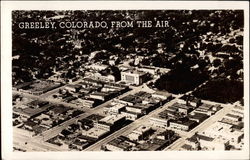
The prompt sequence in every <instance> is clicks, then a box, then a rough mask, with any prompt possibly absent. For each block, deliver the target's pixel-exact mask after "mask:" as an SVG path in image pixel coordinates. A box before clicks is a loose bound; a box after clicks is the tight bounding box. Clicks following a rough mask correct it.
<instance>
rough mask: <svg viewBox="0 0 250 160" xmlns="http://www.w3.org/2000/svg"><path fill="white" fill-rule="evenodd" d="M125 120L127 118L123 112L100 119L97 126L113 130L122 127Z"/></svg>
mask: <svg viewBox="0 0 250 160" xmlns="http://www.w3.org/2000/svg"><path fill="white" fill-rule="evenodd" d="M125 120H126V118H125V116H124V115H122V114H118V115H109V116H106V117H104V118H102V119H100V120H99V122H98V123H96V124H95V127H96V128H99V129H104V130H107V131H112V130H115V129H117V128H120V127H122V125H123V124H124V122H125Z"/></svg>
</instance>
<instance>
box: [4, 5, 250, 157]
mask: <svg viewBox="0 0 250 160" xmlns="http://www.w3.org/2000/svg"><path fill="white" fill-rule="evenodd" d="M248 6H249V3H248V2H247V1H238V2H236V1H235V2H234V1H205V2H199V1H175V2H173V1H168V2H166V1H165V2H163V1H135V2H133V1H106V2H104V1H92V2H90V1H85V2H79V1H73V2H69V1H63V2H60V1H39V2H34V1H22V2H20V1H4V2H1V9H2V10H1V74H2V79H1V95H2V98H1V100H2V101H1V111H2V112H1V123H2V130H1V131H2V133H1V135H2V146H3V147H2V153H3V159H25V160H28V159H58V160H59V159H60V160H61V159H107V160H111V159H115V160H116V159H121V160H122V159H143V160H146V159H249V134H248V133H249V123H248V122H249V8H248ZM138 9H139V10H142V9H148V10H156V9H159V10H166V9H169V10H170V9H175V10H177V9H244V47H243V48H244V100H245V105H244V106H245V119H244V121H245V149H244V150H243V151H206V152H205V151H198V152H196V151H181V152H180V151H166V152H163V151H162V152H141V151H140V152H46V153H45V152H24V153H20V152H12V142H13V141H12V140H13V138H12V117H11V116H12V98H11V97H12V87H11V79H12V78H11V43H12V41H11V11H12V10H138Z"/></svg>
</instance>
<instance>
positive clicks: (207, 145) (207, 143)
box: [198, 135, 229, 151]
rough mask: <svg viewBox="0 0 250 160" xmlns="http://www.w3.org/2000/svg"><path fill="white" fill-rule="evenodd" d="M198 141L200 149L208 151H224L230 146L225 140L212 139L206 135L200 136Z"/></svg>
mask: <svg viewBox="0 0 250 160" xmlns="http://www.w3.org/2000/svg"><path fill="white" fill-rule="evenodd" d="M198 139H199V143H200V147H201V148H202V149H206V150H216V151H224V150H226V147H227V146H228V145H229V141H228V140H223V139H220V138H211V137H209V136H205V135H198Z"/></svg>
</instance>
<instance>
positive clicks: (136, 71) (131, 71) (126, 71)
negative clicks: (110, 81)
mask: <svg viewBox="0 0 250 160" xmlns="http://www.w3.org/2000/svg"><path fill="white" fill-rule="evenodd" d="M121 73H125V74H126V73H128V74H138V75H139V76H142V75H145V74H147V73H145V72H142V71H138V70H133V69H128V70H125V71H122V72H121Z"/></svg>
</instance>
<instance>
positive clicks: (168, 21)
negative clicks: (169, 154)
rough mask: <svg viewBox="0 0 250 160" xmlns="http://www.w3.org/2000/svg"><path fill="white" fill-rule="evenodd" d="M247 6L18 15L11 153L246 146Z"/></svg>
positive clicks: (14, 38) (14, 22) (15, 21)
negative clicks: (244, 66) (245, 21)
mask: <svg viewBox="0 0 250 160" xmlns="http://www.w3.org/2000/svg"><path fill="white" fill-rule="evenodd" d="M243 29H244V12H243V10H14V11H12V111H13V113H12V126H13V151H15V152H35V151H41V152H47V151H64V152H65V151H226V150H229V151H231V150H234V151H236V150H243V149H244V95H243V90H244V82H243V74H244V71H243V57H244V56H243V35H244V30H243Z"/></svg>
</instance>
